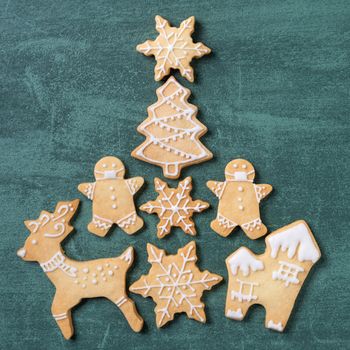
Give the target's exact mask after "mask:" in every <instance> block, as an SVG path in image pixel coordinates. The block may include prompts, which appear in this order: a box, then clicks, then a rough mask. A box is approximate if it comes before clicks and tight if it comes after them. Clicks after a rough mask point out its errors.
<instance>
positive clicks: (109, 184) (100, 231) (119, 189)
mask: <svg viewBox="0 0 350 350" xmlns="http://www.w3.org/2000/svg"><path fill="white" fill-rule="evenodd" d="M94 174H95V179H96V181H95V182H88V183H82V184H80V185H79V186H78V189H79V191H80V192H81V193H82V194H84V195H85V196H86V197H87V198H89V199H90V200H92V213H93V217H92V221H91V222H90V223H89V225H88V230H89V231H90V232H92V233H94V234H96V235H98V236H105V235H106V234H107V232H108V231H109V230H110V228H111V227H112V225H113V224H116V225H118V226H119V227H120V228H121V229H122V230H123V231H124V232H126V233H127V234H129V235H131V234H133V233H135V232H136V231H138V230H139V229H140V228H142V226H143V220H142V219H141V218H140V217H139V216H138V215H137V214H136V209H135V204H134V199H133V196H134V194H135V193H136V192H137V191H138V190H139V189H140V187H141V186H142V185H143V178H142V177H139V176H138V177H133V178H131V179H127V180H126V179H124V175H125V168H124V164H123V163H122V162H121V161H120V160H119V159H118V158H116V157H104V158H102V159H101V160H99V161H98V162H97V163H96V165H95V170H94Z"/></svg>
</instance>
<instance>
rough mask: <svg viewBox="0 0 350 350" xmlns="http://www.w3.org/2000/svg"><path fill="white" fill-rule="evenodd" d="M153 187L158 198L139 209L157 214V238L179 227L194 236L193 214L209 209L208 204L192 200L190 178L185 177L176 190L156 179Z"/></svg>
mask: <svg viewBox="0 0 350 350" xmlns="http://www.w3.org/2000/svg"><path fill="white" fill-rule="evenodd" d="M154 187H155V190H156V191H157V192H158V194H159V196H158V197H157V199H156V200H155V201H149V202H147V203H145V204H143V205H142V206H141V207H140V209H141V210H143V211H146V212H147V213H148V214H153V213H155V214H157V215H158V217H159V223H158V226H157V236H158V238H163V237H165V236H166V235H168V234H169V233H170V230H171V227H172V226H177V227H181V228H182V230H183V231H184V232H186V233H188V234H189V235H192V236H193V235H195V234H196V228H195V225H194V222H193V221H192V219H191V217H192V215H193V213H200V212H201V211H203V210H205V209H207V208H208V207H209V203H207V202H203V201H201V200H195V201H194V200H192V198H191V196H190V192H191V190H192V178H191V177H190V176H189V177H186V179H185V180H183V181H181V182H180V183H179V186H178V187H177V188H176V189H173V188H169V187H168V185H167V184H166V183H165V182H164V181H162V180H160V179H158V178H155V179H154Z"/></svg>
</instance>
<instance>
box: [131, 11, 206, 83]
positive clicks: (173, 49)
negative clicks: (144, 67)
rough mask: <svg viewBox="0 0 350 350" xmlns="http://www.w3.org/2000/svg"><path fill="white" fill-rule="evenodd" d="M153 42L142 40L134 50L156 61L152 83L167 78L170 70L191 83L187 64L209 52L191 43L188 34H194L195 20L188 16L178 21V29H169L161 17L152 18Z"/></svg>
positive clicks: (189, 67) (200, 45) (199, 45)
mask: <svg viewBox="0 0 350 350" xmlns="http://www.w3.org/2000/svg"><path fill="white" fill-rule="evenodd" d="M155 22H156V30H157V32H158V33H159V35H158V37H157V38H156V39H155V40H146V41H145V42H144V43H142V44H139V45H137V46H136V50H137V51H138V52H140V53H143V54H144V55H146V56H151V55H153V56H154V57H155V59H156V61H157V64H156V66H155V68H154V78H155V80H156V81H159V80H161V79H163V78H164V77H165V76H167V75H169V73H170V69H178V70H179V71H180V73H181V75H182V76H183V77H184V78H186V79H187V80H188V81H190V82H193V81H194V72H193V69H192V67H191V66H190V63H191V61H192V59H193V58H200V57H202V56H204V55H208V54H209V53H210V52H211V50H210V48H208V47H207V46H205V45H204V44H203V43H201V42H199V43H194V42H193V40H192V37H191V34H192V33H193V31H194V25H195V17H194V16H191V17H189V18H187V19H185V20H184V21H182V22H181V24H180V26H179V27H178V28H177V27H171V26H170V24H169V22H168V21H167V20H166V19H164V18H163V17H161V16H159V15H157V16H156V17H155Z"/></svg>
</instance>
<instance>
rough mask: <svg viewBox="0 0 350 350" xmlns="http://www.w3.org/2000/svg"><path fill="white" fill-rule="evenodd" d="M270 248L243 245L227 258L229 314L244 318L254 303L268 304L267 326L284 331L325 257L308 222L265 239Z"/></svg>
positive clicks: (288, 226)
mask: <svg viewBox="0 0 350 350" xmlns="http://www.w3.org/2000/svg"><path fill="white" fill-rule="evenodd" d="M265 242H266V251H265V253H264V254H262V255H255V254H254V253H252V252H251V251H250V250H249V249H247V248H244V247H242V248H239V249H238V250H236V251H235V252H234V253H233V254H231V255H230V256H229V257H228V258H227V259H226V265H227V270H228V274H229V284H228V290H227V298H226V311H225V313H226V316H227V317H228V318H232V319H234V320H239V321H241V320H243V318H244V317H245V315H246V313H247V311H248V309H249V308H250V306H252V305H253V304H261V305H263V306H264V307H265V310H266V318H265V327H267V328H270V329H273V330H275V331H279V332H282V331H283V330H284V328H285V327H286V324H287V322H288V319H289V316H290V314H291V312H292V310H293V307H294V303H295V300H296V298H297V296H298V294H299V291H300V289H301V287H302V285H303V283H304V281H305V279H306V277H307V275H308V273H309V272H310V270H311V268H312V266H313V265H314V264H315V263H316V262H317V260H318V259H319V258H320V257H321V253H320V250H319V248H318V246H317V243H316V241H315V238H314V237H313V235H312V233H311V230H310V228H309V226H308V225H307V223H306V222H305V221H295V222H293V223H292V224H290V225H287V226H285V227H282V228H281V229H279V230H277V231H275V232H273V233H271V234H269V235H268V236H267V237H266V238H265Z"/></svg>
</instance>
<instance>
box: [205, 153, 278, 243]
mask: <svg viewBox="0 0 350 350" xmlns="http://www.w3.org/2000/svg"><path fill="white" fill-rule="evenodd" d="M254 177H255V170H254V167H253V165H252V164H251V163H249V162H248V161H247V160H244V159H235V160H232V161H231V162H229V163H228V164H227V166H226V168H225V178H226V181H224V182H219V181H208V182H207V186H208V187H209V189H210V190H211V191H212V192H213V193H214V194H215V195H216V196H217V197H218V198H219V207H218V213H217V217H216V219H215V220H214V221H212V222H211V225H210V226H211V228H212V229H213V230H214V231H215V232H216V233H218V234H219V235H221V236H223V237H226V236H228V235H229V234H230V233H231V232H232V231H233V230H234V229H235V228H236V227H237V226H240V227H241V228H242V230H243V231H244V232H245V234H246V235H247V236H248V237H249V238H251V239H257V238H259V237H261V236H264V235H265V234H266V232H267V228H266V226H265V225H264V224H263V223H262V221H261V218H260V209H259V203H260V201H261V200H262V199H263V198H265V197H266V196H267V195H268V194H269V193H270V192H271V191H272V186H271V185H267V184H259V185H256V184H254V183H253V180H254Z"/></svg>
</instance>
